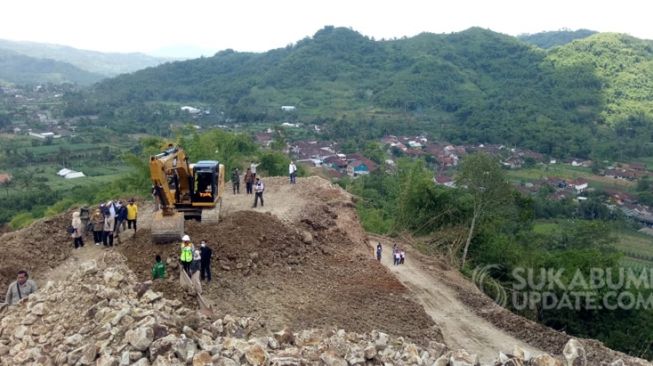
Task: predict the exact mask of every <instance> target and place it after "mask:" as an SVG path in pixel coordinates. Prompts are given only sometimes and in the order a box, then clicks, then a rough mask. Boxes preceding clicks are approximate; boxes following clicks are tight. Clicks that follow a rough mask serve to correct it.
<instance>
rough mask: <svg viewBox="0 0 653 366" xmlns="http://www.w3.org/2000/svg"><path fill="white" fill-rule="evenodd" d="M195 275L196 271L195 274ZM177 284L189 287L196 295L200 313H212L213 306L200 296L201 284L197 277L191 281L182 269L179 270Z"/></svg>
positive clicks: (207, 314) (209, 314)
mask: <svg viewBox="0 0 653 366" xmlns="http://www.w3.org/2000/svg"><path fill="white" fill-rule="evenodd" d="M195 275H196V276H197V273H196V274H195ZM179 284H180V285H181V286H182V287H185V288H189V289H190V290H191V291H192V292H194V293H195V295H196V296H197V304H198V305H199V310H200V312H201V313H202V314H204V315H206V316H209V317H210V316H212V315H213V308H212V307H211V305H209V303H208V302H206V300H205V299H204V297H202V284H201V283H200V281H199V277H198V278H196V280H195V281H193V280H192V279H191V278H190V277H189V276H188V274H187V273H186V271H184V270H183V269H180V270H179Z"/></svg>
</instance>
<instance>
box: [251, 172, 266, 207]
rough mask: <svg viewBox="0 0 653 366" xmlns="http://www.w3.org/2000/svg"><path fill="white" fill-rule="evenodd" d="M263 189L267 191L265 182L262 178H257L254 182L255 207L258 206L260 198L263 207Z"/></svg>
mask: <svg viewBox="0 0 653 366" xmlns="http://www.w3.org/2000/svg"><path fill="white" fill-rule="evenodd" d="M263 191H265V184H263V181H262V180H261V179H260V178H256V183H254V193H255V194H254V206H253V207H254V208H256V204H257V203H258V200H259V199H261V207H263Z"/></svg>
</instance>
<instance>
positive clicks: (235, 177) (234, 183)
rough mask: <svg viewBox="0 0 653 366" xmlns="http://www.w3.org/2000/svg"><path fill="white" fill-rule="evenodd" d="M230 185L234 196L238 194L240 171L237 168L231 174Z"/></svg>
mask: <svg viewBox="0 0 653 366" xmlns="http://www.w3.org/2000/svg"><path fill="white" fill-rule="evenodd" d="M231 185H232V186H233V189H234V194H240V171H238V168H234V171H233V172H232V173H231Z"/></svg>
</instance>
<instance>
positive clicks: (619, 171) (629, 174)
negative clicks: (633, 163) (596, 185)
mask: <svg viewBox="0 0 653 366" xmlns="http://www.w3.org/2000/svg"><path fill="white" fill-rule="evenodd" d="M604 174H605V176H606V177H610V178H615V179H625V180H635V179H637V178H639V177H640V176H641V175H642V174H641V173H640V172H638V171H635V170H631V169H624V168H612V169H610V168H608V169H606V170H605V173H604Z"/></svg>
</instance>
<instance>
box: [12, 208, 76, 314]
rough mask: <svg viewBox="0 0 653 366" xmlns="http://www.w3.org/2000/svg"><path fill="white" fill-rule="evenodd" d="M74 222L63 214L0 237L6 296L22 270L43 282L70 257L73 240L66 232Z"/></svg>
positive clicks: (70, 216)
mask: <svg viewBox="0 0 653 366" xmlns="http://www.w3.org/2000/svg"><path fill="white" fill-rule="evenodd" d="M71 220H72V214H70V213H69V214H62V215H59V216H55V217H53V218H50V219H44V220H39V221H37V222H35V223H34V224H32V225H30V226H29V227H27V228H24V229H21V230H18V231H13V232H9V233H5V234H3V235H2V236H0V243H2V250H0V263H1V264H2V265H0V286H2V287H1V288H2V289H3V290H2V295H3V296H4V290H5V289H6V288H7V285H9V283H10V282H11V281H14V280H15V279H16V273H17V272H18V271H19V270H21V269H24V270H26V271H28V273H29V274H30V276H31V277H32V278H33V279H36V280H37V282H40V278H41V275H43V274H45V273H46V272H47V271H49V270H51V269H52V268H54V267H56V266H57V265H59V264H60V263H62V262H63V261H65V260H66V259H67V258H68V257H69V256H70V253H71V251H72V239H71V238H70V234H68V233H67V232H66V228H67V227H68V226H69V225H70V222H71ZM2 301H4V297H3V298H2ZM0 302H1V301H0Z"/></svg>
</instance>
